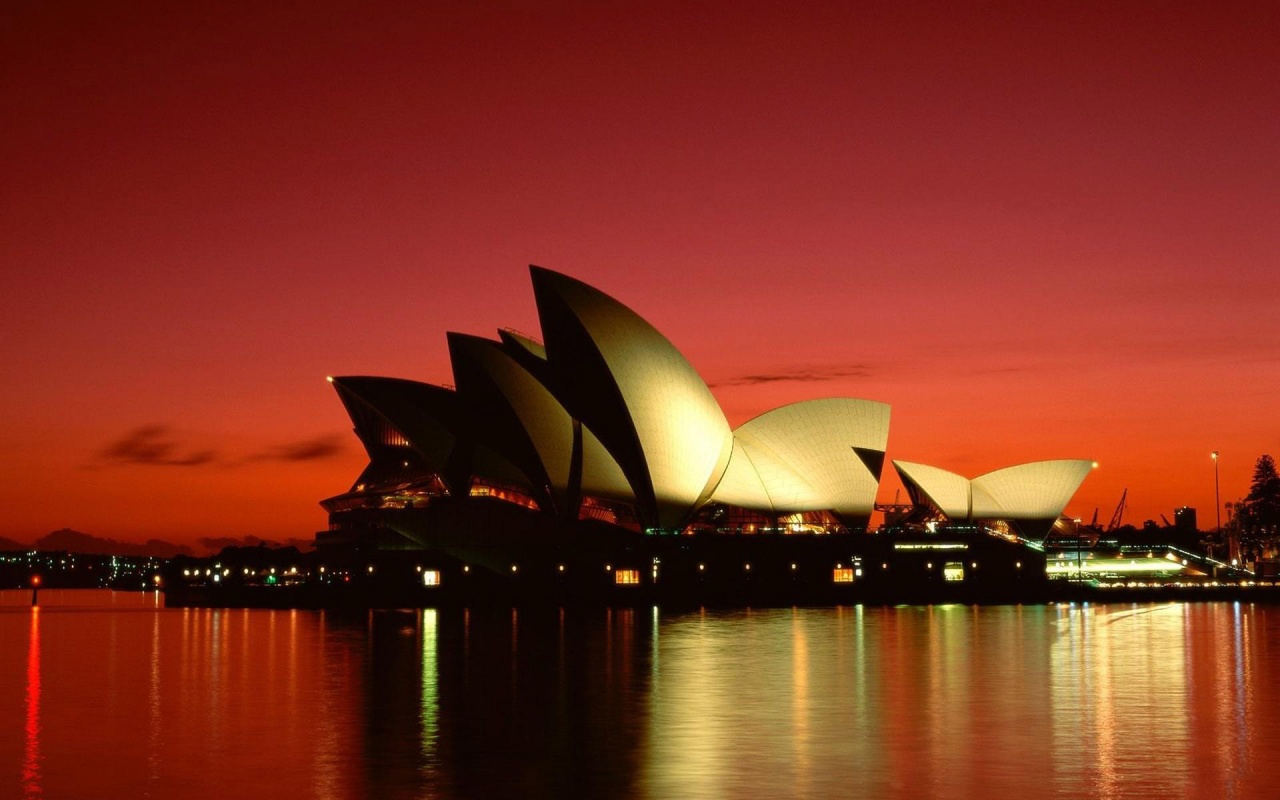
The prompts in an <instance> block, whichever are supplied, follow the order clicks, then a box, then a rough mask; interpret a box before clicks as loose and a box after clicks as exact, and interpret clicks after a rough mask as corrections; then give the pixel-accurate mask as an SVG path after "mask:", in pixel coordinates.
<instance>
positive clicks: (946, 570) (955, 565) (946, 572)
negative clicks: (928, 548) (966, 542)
mask: <svg viewBox="0 0 1280 800" xmlns="http://www.w3.org/2000/svg"><path fill="white" fill-rule="evenodd" d="M942 578H943V580H948V581H962V580H964V563H963V562H960V561H948V562H947V563H946V564H944V565H943V567H942Z"/></svg>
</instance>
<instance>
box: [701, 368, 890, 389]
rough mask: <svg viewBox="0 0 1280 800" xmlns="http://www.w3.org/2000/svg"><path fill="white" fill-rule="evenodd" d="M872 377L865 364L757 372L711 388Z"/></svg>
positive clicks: (727, 380)
mask: <svg viewBox="0 0 1280 800" xmlns="http://www.w3.org/2000/svg"><path fill="white" fill-rule="evenodd" d="M870 375H871V367H869V366H867V365H865V364H850V365H846V366H839V367H828V368H816V369H815V368H805V369H795V370H789V371H787V372H756V373H752V374H750V375H739V376H737V377H732V378H724V379H722V380H719V381H716V382H715V383H712V384H711V386H757V385H759V384H763V383H784V382H789V383H821V382H824V381H834V380H839V379H841V378H866V377H870Z"/></svg>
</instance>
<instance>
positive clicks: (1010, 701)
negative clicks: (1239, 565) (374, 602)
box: [0, 591, 1280, 800]
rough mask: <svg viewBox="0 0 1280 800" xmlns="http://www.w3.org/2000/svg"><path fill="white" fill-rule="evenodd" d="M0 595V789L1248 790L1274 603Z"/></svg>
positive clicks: (1272, 743) (1260, 757) (1263, 713)
mask: <svg viewBox="0 0 1280 800" xmlns="http://www.w3.org/2000/svg"><path fill="white" fill-rule="evenodd" d="M40 599H41V606H40V607H39V608H38V609H34V610H33V609H32V608H31V607H30V595H29V593H27V592H0V797H5V798H9V797H14V798H83V797H97V798H138V797H155V798H161V797H186V798H214V797H218V798H223V797H267V796H289V797H316V798H361V797H371V798H374V797H376V798H401V797H404V798H409V797H414V798H433V797H438V798H452V797H486V798H487V797H529V798H538V797H547V798H551V797H604V796H608V797H621V798H629V797H633V798H691V797H692V798H752V797H811V798H825V797H876V798H919V797H946V798H973V799H974V800H977V799H978V798H983V799H984V800H985V798H989V797H999V796H1007V797H1020V796H1034V797H1058V798H1086V797H1087V798H1093V797H1101V798H1145V797H1150V798H1198V797H1225V798H1254V797H1258V798H1262V797H1272V796H1274V793H1275V787H1276V786H1277V785H1280V700H1277V694H1276V693H1277V692H1278V691H1280V607H1274V606H1267V605H1251V604H1247V603H1162V604H1138V605H1134V604H1063V605H1049V606H986V607H972V606H912V607H896V608H895V607H879V606H866V607H863V606H846V607H835V608H795V609H768V610H738V611H724V612H720V611H716V612H713V611H694V612H679V613H676V612H664V611H662V610H661V609H657V608H641V609H612V610H611V609H606V608H591V609H586V608H583V609H578V608H573V609H564V610H561V609H555V608H550V609H547V608H530V609H493V608H488V609H484V610H479V609H473V610H466V609H441V610H430V609H428V610H418V609H413V610H401V611H394V610H391V611H371V612H356V613H347V614H335V613H333V612H320V611H271V610H236V609H165V608H164V607H163V596H159V597H158V596H157V595H155V594H154V593H147V594H143V593H112V592H96V591H75V592H72V591H65V592H56V591H46V592H42V593H41V598H40Z"/></svg>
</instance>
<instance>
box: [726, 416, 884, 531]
mask: <svg viewBox="0 0 1280 800" xmlns="http://www.w3.org/2000/svg"><path fill="white" fill-rule="evenodd" d="M733 435H734V439H735V444H740V445H741V447H742V449H743V450H745V452H746V454H747V455H748V456H749V458H750V460H751V462H752V464H753V465H754V466H755V467H756V471H757V474H758V475H759V477H760V479H761V482H762V484H763V486H764V489H765V492H766V493H767V494H768V496H769V498H770V500H771V501H772V506H773V510H774V511H775V512H778V513H791V512H797V511H816V510H831V511H835V512H836V513H840V514H850V515H861V514H870V513H871V511H872V509H873V507H874V506H875V499H876V489H877V488H878V486H879V479H878V478H879V476H877V475H873V474H872V473H871V471H870V470H869V469H868V468H867V466H866V465H865V464H864V463H863V462H862V459H861V458H859V457H858V454H857V453H856V452H855V451H854V448H855V447H858V448H865V449H870V450H878V451H880V452H884V449H885V447H886V446H887V444H888V441H889V406H888V405H886V404H885V403H877V402H874V401H871V400H858V399H855V398H847V397H832V398H824V399H821V400H806V401H803V402H799V403H792V404H790V405H785V406H782V407H780V408H775V409H773V410H772V411H769V412H766V413H764V414H761V415H760V416H758V417H756V418H755V419H753V420H751V421H749V422H747V423H744V424H743V425H742V426H741V427H739V428H738V429H737V430H735V431H734V433H733ZM716 495H717V499H719V498H720V492H719V490H717V492H716ZM725 502H729V501H728V500H726V501H725Z"/></svg>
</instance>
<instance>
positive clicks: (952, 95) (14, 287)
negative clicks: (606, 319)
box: [0, 2, 1280, 545]
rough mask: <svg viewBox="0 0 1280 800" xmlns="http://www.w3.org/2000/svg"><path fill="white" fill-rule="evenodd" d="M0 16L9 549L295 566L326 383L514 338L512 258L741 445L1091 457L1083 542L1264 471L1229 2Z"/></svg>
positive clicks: (1243, 20) (331, 417) (341, 472)
mask: <svg viewBox="0 0 1280 800" xmlns="http://www.w3.org/2000/svg"><path fill="white" fill-rule="evenodd" d="M4 17H5V20H6V22H5V24H4V25H3V26H0V63H2V64H3V69H0V75H3V76H4V77H3V78H0V100H2V101H3V103H4V107H5V108H6V109H8V112H7V114H6V116H7V120H6V125H5V127H4V129H3V131H2V132H0V137H2V139H3V142H4V144H5V149H6V152H7V153H9V154H10V158H9V165H8V166H7V168H6V179H5V181H4V185H3V187H0V263H3V264H4V267H5V275H6V280H5V291H4V292H3V294H2V295H0V335H2V336H3V341H4V343H5V346H4V347H3V348H0V370H2V371H3V374H4V375H5V376H6V384H7V387H8V391H6V392H5V398H4V405H3V407H2V409H0V410H2V411H3V414H2V415H0V419H2V420H3V421H2V422H0V456H2V457H3V464H4V467H3V469H4V474H3V480H0V503H2V504H3V507H4V509H5V514H4V515H3V518H0V537H6V538H9V539H14V540H18V541H22V542H30V541H33V540H34V539H36V538H37V537H40V536H43V535H45V534H47V533H49V532H50V531H54V530H57V529H62V528H72V529H74V530H77V531H83V532H85V533H89V534H92V535H94V536H98V537H104V538H111V539H117V540H128V541H141V540H145V539H149V538H158V539H165V540H168V541H172V542H175V543H179V544H188V545H190V544H194V543H195V542H196V541H197V540H199V539H201V538H222V537H230V538H240V537H245V536H258V537H261V538H264V539H271V540H277V541H284V540H287V539H292V538H307V537H309V536H310V535H311V534H312V533H314V532H315V531H317V530H320V529H322V528H323V527H324V525H325V513H324V511H323V509H321V508H320V506H319V500H320V499H321V498H324V497H328V496H331V495H334V494H337V493H339V492H341V491H343V490H344V489H346V488H347V487H348V486H349V482H350V479H351V475H352V474H355V473H356V472H358V470H359V469H360V467H361V466H362V465H363V463H364V456H363V454H362V453H361V452H360V450H359V447H358V445H357V444H356V442H355V440H354V438H353V437H351V436H349V435H345V429H346V427H347V419H346V415H345V413H344V412H343V409H342V407H341V404H340V403H339V402H338V401H337V400H336V399H335V398H334V396H333V393H332V391H331V390H330V388H329V386H328V385H327V384H326V383H325V376H326V375H361V374H364V375H379V374H391V375H398V376H403V377H406V378H412V379H416V380H422V381H427V382H438V383H444V382H449V381H450V368H449V361H448V352H447V348H446V344H445V340H444V337H443V336H441V335H440V331H442V330H452V331H460V332H464V333H472V334H478V335H482V336H492V335H493V333H494V331H495V329H497V328H499V327H503V326H510V327H513V328H516V329H518V330H522V331H524V332H525V333H528V334H530V335H533V336H539V332H538V328H537V320H536V316H535V313H534V312H533V310H532V309H533V307H534V304H533V298H532V292H531V291H530V289H529V288H528V283H527V280H526V279H525V275H526V270H527V265H528V264H530V263H537V264H542V265H545V266H547V267H550V268H552V269H556V270H560V271H564V272H568V273H572V274H574V275H575V276H578V277H580V278H582V279H583V280H584V281H587V282H589V283H591V284H592V285H594V286H597V287H599V288H600V289H601V290H603V291H605V292H608V293H610V294H613V295H615V296H618V297H623V298H625V299H626V302H627V304H628V305H630V306H631V307H632V308H634V309H635V310H636V311H637V312H638V313H640V314H642V315H643V316H644V317H645V318H646V319H648V320H649V321H650V322H652V323H653V324H654V325H655V326H656V327H657V328H658V329H659V330H660V331H661V332H662V333H663V334H664V335H665V336H666V337H667V338H669V339H670V340H671V341H673V342H674V343H675V344H676V345H677V346H678V347H679V348H680V349H681V351H682V352H683V353H684V355H685V356H686V357H688V359H689V361H690V362H691V363H692V364H693V366H694V367H695V368H696V369H697V370H698V372H699V373H700V374H701V375H702V377H703V378H704V379H705V380H706V381H707V383H708V384H709V385H710V387H711V389H712V392H713V393H714V395H715V397H716V400H717V401H718V402H719V403H720V405H721V406H722V408H723V409H724V411H725V414H726V416H727V417H728V419H729V422H730V424H731V425H738V424H740V423H742V422H744V421H745V420H747V419H749V418H751V417H753V416H755V415H757V414H759V413H762V412H764V411H766V410H768V409H769V408H773V407H776V406H779V405H783V404H785V403H789V402H793V401H797V400H805V399H811V398H818V397H830V396H847V397H858V398H865V399H868V400H875V401H880V402H884V403H889V404H890V405H892V407H893V420H892V423H891V435H890V447H889V451H888V454H887V457H888V458H889V459H904V460H908V461H911V460H926V461H928V462H929V463H931V464H936V465H937V466H939V467H942V468H945V469H948V470H952V471H954V472H957V473H961V474H967V475H977V474H981V473H982V472H985V471H988V470H990V469H994V468H997V467H1001V466H1005V465H1007V464H1010V463H1016V462H1020V461H1034V460H1042V459H1054V458H1089V459H1094V460H1097V461H1098V462H1099V464H1100V467H1099V468H1098V469H1097V470H1094V471H1093V472H1092V474H1090V475H1089V477H1088V478H1087V479H1086V480H1085V482H1084V484H1083V485H1082V486H1081V488H1080V490H1079V492H1078V493H1077V494H1076V496H1075V499H1074V501H1073V502H1072V503H1071V505H1070V506H1069V507H1068V509H1067V511H1068V513H1070V514H1073V515H1076V516H1079V517H1082V518H1083V519H1085V521H1088V520H1089V518H1090V517H1092V515H1093V512H1094V509H1095V508H1097V509H1099V511H1098V516H1099V519H1100V521H1102V522H1105V521H1107V520H1108V519H1109V518H1110V515H1111V512H1112V511H1113V510H1114V508H1115V506H1116V503H1117V502H1118V501H1119V499H1120V495H1121V492H1122V491H1123V490H1124V489H1125V488H1127V489H1128V497H1127V503H1128V510H1127V512H1126V521H1129V522H1133V523H1135V524H1138V525H1140V524H1141V522H1142V521H1143V520H1145V519H1156V520H1159V519H1160V515H1161V514H1164V515H1166V516H1168V517H1170V518H1171V519H1172V517H1173V509H1174V508H1175V507H1178V506H1184V505H1185V506H1191V507H1195V508H1197V509H1198V518H1199V522H1200V525H1201V527H1206V528H1207V527H1211V526H1212V525H1213V520H1214V513H1213V512H1214V505H1215V502H1214V490H1215V486H1214V462H1213V460H1212V459H1211V457H1210V453H1211V452H1212V451H1220V453H1221V458H1220V463H1219V469H1220V479H1221V499H1222V501H1223V502H1228V501H1234V500H1236V499H1238V498H1241V497H1243V496H1244V495H1245V493H1246V492H1247V491H1248V486H1249V478H1250V475H1251V474H1252V470H1253V465H1254V462H1255V461H1256V459H1257V458H1258V457H1259V456H1260V455H1262V454H1263V453H1271V454H1273V455H1280V417H1277V415H1276V413H1275V409H1276V397H1280V369H1278V367H1280V326H1278V325H1277V324H1276V309H1277V308H1280V302H1278V301H1280V281H1278V280H1277V277H1276V276H1277V275H1280V263H1277V261H1278V254H1280V226H1277V225H1276V224H1275V220H1276V219H1278V218H1280V195H1277V193H1276V191H1275V187H1276V186H1277V185H1280V154H1278V153H1277V150H1276V148H1275V142H1276V141H1277V140H1280V120H1278V119H1277V118H1276V116H1275V114H1274V109H1275V108H1276V107H1278V106H1280V81H1276V80H1275V62H1274V41H1275V35H1276V33H1277V31H1276V29H1275V27H1276V23H1275V17H1274V13H1271V12H1269V11H1268V10H1267V6H1265V5H1263V4H1256V5H1253V4H1228V5H1226V6H1213V7H1209V6H1204V7H1202V8H1199V9H1193V10H1191V11H1182V10H1179V11H1178V12H1177V13H1173V12H1170V13H1167V14H1159V13H1155V12H1154V11H1151V10H1148V9H1140V8H1134V7H1119V6H1115V5H1113V4H1105V3H1091V4H1073V5H1071V6H1069V7H1035V8H1034V9H1030V8H1027V7H1025V6H1022V5H1017V4H1013V5H1009V6H1007V7H993V6H983V7H982V8H980V9H979V8H973V9H967V8H943V9H934V10H933V11H932V12H927V11H924V10H914V9H905V8H897V7H893V6H889V7H855V8H849V7H847V6H846V5H845V4H836V3H832V4H806V5H805V6H804V7H802V8H782V7H779V6H776V5H771V4H756V3H747V4H735V5H734V6H733V8H732V9H731V10H730V9H728V8H725V7H716V6H714V5H713V6H699V7H693V8H691V7H687V6H685V5H681V4H645V5H633V6H629V5H614V4H611V5H609V6H607V7H601V6H597V5H593V4H565V5H562V6H557V7H555V8H554V9H544V8H538V7H526V6H504V5H500V4H492V5H484V6H480V7H462V6H459V7H438V6H433V5H426V6H419V5H415V4H403V5H402V4H378V5H376V6H375V7H373V8H367V7H356V6H352V5H348V4H343V3H330V2H318V3H315V4H310V5H308V7H307V9H306V10H305V12H304V11H296V12H295V11H291V10H289V9H285V8H276V7H261V6H258V5H251V4H234V3H233V4H231V5H226V4H222V5H219V6H218V7H217V8H216V9H215V8H200V7H189V6H166V5H156V6H154V7H147V6H133V7H129V8H105V7H99V6H97V5H95V4H89V3H85V4H78V5H75V4H73V5H57V6H43V5H31V6H26V7H23V8H18V9H10V10H6V11H5V12H4ZM889 472H891V471H887V472H886V475H885V480H884V481H883V483H882V485H881V490H880V500H881V501H882V502H891V501H893V499H894V497H895V493H896V492H897V491H898V489H899V488H900V484H898V483H897V478H896V476H893V475H891V474H889ZM905 497H906V493H905V491H904V492H902V499H903V500H904V501H905ZM1225 520H1226V516H1225V514H1224V516H1223V521H1224V522H1225Z"/></svg>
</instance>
